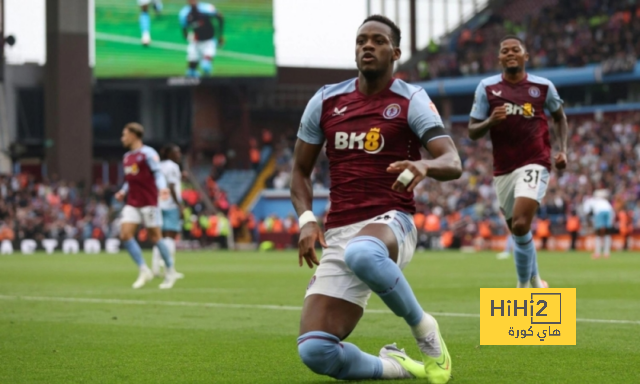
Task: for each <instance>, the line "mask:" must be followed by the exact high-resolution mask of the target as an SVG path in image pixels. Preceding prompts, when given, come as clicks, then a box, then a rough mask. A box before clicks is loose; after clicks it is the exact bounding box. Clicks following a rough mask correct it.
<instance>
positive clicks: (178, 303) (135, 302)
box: [0, 295, 640, 325]
mask: <svg viewBox="0 0 640 384" xmlns="http://www.w3.org/2000/svg"><path fill="white" fill-rule="evenodd" d="M0 300H14V301H19V300H25V301H49V302H54V301H56V302H65V303H93V304H125V305H161V306H162V305H164V306H167V307H201V308H235V309H237V308H243V309H273V310H279V311H300V310H302V307H294V306H291V305H264V304H231V303H199V302H194V301H152V300H125V299H98V298H91V297H56V296H14V295H0ZM366 312H367V313H384V314H390V313H391V311H389V310H386V309H367V310H366ZM429 313H430V314H432V315H434V316H441V317H467V318H479V317H480V315H479V314H476V313H454V312H429ZM576 321H577V322H580V323H602V324H633V325H640V321H637V320H609V319H582V318H577V319H576Z"/></svg>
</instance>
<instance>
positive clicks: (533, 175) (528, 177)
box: [522, 169, 540, 185]
mask: <svg viewBox="0 0 640 384" xmlns="http://www.w3.org/2000/svg"><path fill="white" fill-rule="evenodd" d="M524 172H525V176H524V179H523V180H522V181H524V182H525V183H527V184H530V183H532V182H533V184H534V185H538V181H540V170H539V169H527V170H525V171H524Z"/></svg>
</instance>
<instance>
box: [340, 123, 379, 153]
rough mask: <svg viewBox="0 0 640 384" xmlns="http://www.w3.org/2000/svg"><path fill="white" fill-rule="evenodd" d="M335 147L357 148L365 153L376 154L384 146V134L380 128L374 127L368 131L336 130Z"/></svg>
mask: <svg viewBox="0 0 640 384" xmlns="http://www.w3.org/2000/svg"><path fill="white" fill-rule="evenodd" d="M335 146H336V149H357V150H363V151H365V152H366V153H370V154H376V153H379V152H380V151H381V150H382V148H384V136H382V134H381V133H380V128H377V127H374V128H371V129H370V130H369V132H366V133H365V132H360V133H356V132H351V133H347V132H336V136H335Z"/></svg>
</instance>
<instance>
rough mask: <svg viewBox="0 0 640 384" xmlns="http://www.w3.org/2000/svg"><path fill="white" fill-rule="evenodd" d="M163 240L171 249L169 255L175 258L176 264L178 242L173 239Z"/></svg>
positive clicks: (166, 238)
mask: <svg viewBox="0 0 640 384" xmlns="http://www.w3.org/2000/svg"><path fill="white" fill-rule="evenodd" d="M162 240H164V243H165V244H166V245H167V248H168V249H169V253H170V254H171V257H172V258H173V262H174V263H175V262H176V241H175V240H174V239H173V238H171V237H165V238H164V239H162Z"/></svg>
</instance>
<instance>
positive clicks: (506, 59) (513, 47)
mask: <svg viewBox="0 0 640 384" xmlns="http://www.w3.org/2000/svg"><path fill="white" fill-rule="evenodd" d="M498 60H499V61H500V64H502V68H503V69H504V70H505V71H506V72H509V73H518V72H520V71H522V70H524V63H526V62H527V61H529V54H528V53H527V51H525V50H524V47H523V46H522V44H521V43H520V42H519V41H518V40H515V39H508V40H505V41H503V42H502V43H500V52H499V53H498Z"/></svg>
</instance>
